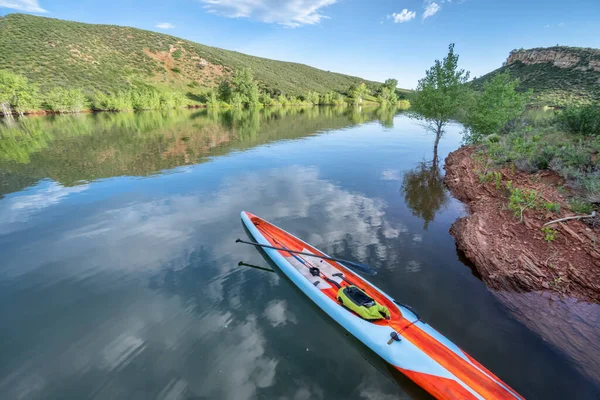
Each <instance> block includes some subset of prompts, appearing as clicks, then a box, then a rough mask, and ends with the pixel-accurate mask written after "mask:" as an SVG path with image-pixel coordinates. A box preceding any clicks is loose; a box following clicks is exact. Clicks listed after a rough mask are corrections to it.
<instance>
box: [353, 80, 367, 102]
mask: <svg viewBox="0 0 600 400" xmlns="http://www.w3.org/2000/svg"><path fill="white" fill-rule="evenodd" d="M349 93H350V97H352V102H353V103H354V105H358V104H361V103H362V101H363V96H364V95H365V94H367V85H365V83H364V82H361V83H360V84H359V85H358V86H354V85H352V86H350V90H349Z"/></svg>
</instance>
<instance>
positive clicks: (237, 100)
mask: <svg viewBox="0 0 600 400" xmlns="http://www.w3.org/2000/svg"><path fill="white" fill-rule="evenodd" d="M230 104H231V106H232V107H234V108H242V107H243V106H244V98H243V97H242V95H241V94H240V93H239V92H233V94H232V95H231V100H230Z"/></svg>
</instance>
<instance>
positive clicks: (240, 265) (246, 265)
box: [238, 261, 275, 272]
mask: <svg viewBox="0 0 600 400" xmlns="http://www.w3.org/2000/svg"><path fill="white" fill-rule="evenodd" d="M238 267H250V268H256V269H260V270H262V271H268V272H275V271H273V270H272V269H271V268H265V267H259V266H258V265H252V264H247V263H245V262H243V261H240V262H239V263H238Z"/></svg>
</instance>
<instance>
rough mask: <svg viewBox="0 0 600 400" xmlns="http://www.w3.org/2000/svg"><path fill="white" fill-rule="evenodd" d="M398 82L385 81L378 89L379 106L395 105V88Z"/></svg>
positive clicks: (393, 80) (396, 97) (396, 99)
mask: <svg viewBox="0 0 600 400" xmlns="http://www.w3.org/2000/svg"><path fill="white" fill-rule="evenodd" d="M397 86H398V81H397V80H396V79H392V78H390V79H386V81H385V82H384V84H383V85H381V87H380V88H379V93H378V95H377V99H378V100H379V102H380V103H381V104H396V103H397V102H398V96H396V87H397Z"/></svg>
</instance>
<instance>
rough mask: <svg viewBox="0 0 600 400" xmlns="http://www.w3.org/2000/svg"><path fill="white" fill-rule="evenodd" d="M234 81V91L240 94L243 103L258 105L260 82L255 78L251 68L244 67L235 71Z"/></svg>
mask: <svg viewBox="0 0 600 400" xmlns="http://www.w3.org/2000/svg"><path fill="white" fill-rule="evenodd" d="M232 83H233V92H234V93H238V94H239V96H240V98H241V101H242V103H243V104H245V105H253V106H254V105H258V96H259V91H258V83H256V81H255V80H254V76H253V75H252V70H251V69H250V68H242V69H239V70H237V71H235V74H234V76H233V79H232ZM236 100H237V99H236Z"/></svg>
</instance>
